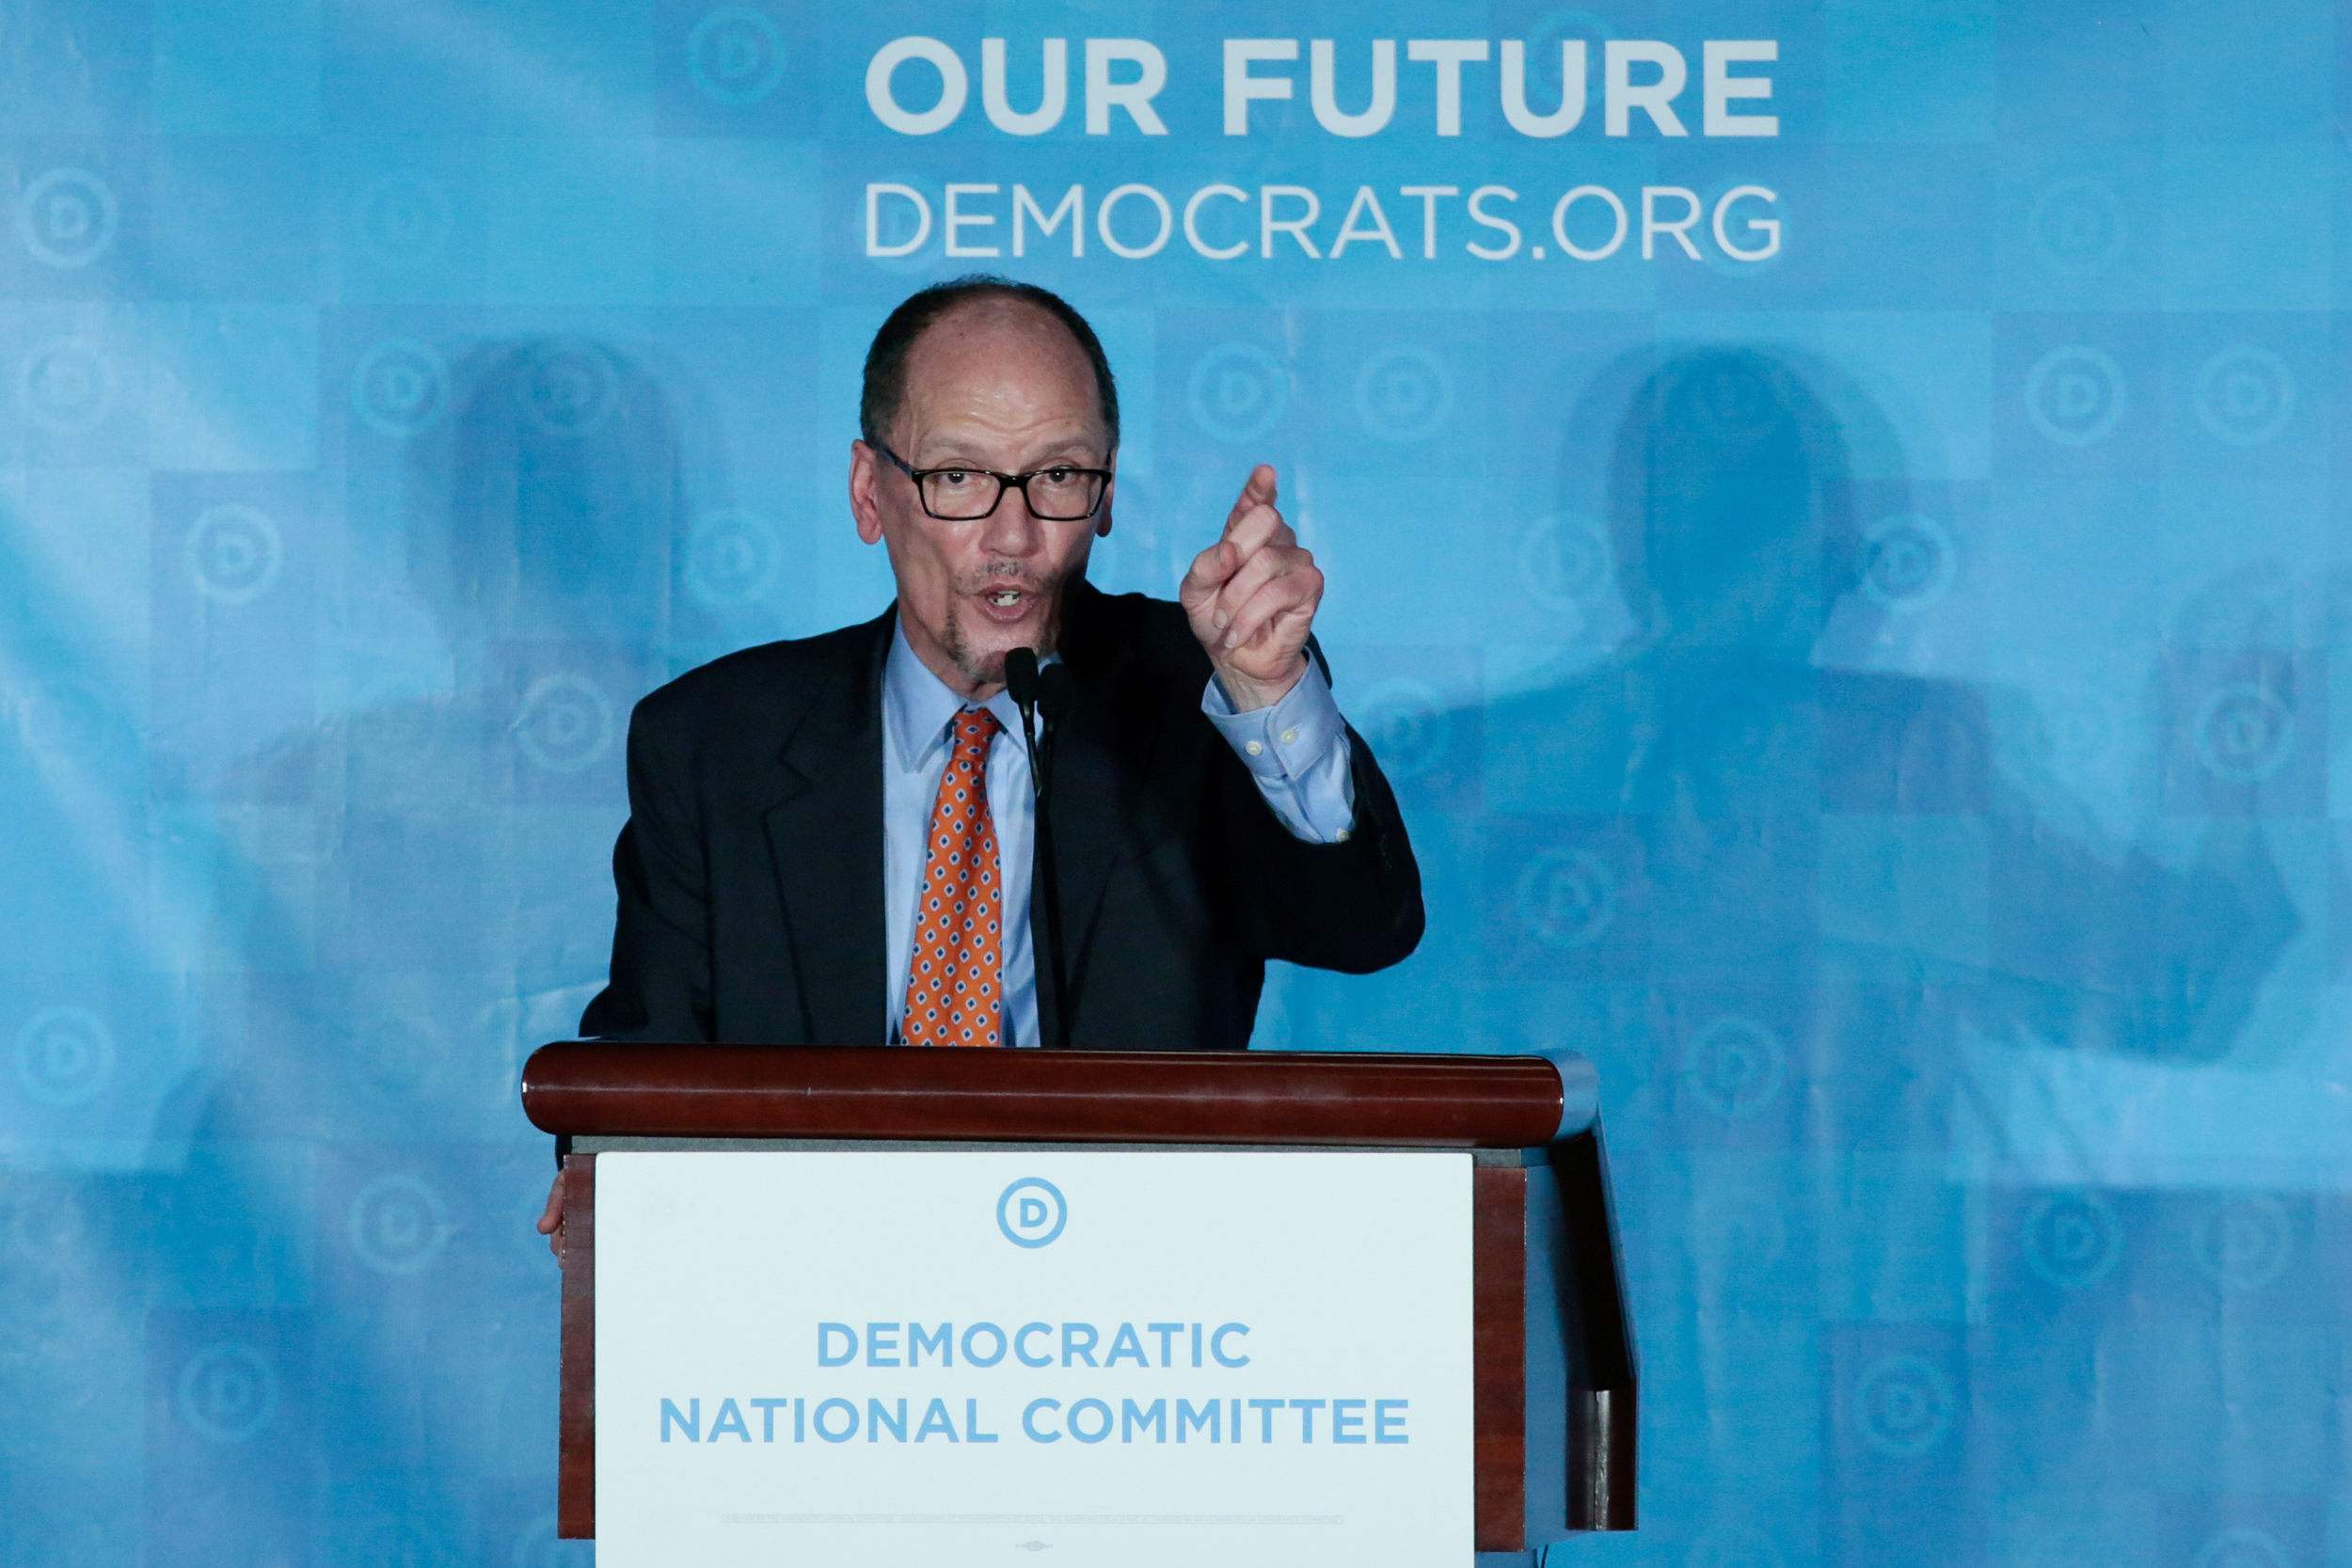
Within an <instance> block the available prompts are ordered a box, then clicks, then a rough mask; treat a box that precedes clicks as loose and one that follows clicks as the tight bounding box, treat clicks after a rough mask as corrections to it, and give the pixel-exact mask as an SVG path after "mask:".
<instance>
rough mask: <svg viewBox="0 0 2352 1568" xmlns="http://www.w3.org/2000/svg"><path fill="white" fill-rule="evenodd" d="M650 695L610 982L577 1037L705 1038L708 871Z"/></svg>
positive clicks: (709, 1031)
mask: <svg viewBox="0 0 2352 1568" xmlns="http://www.w3.org/2000/svg"><path fill="white" fill-rule="evenodd" d="M665 717H666V715H665V712H664V709H663V706H662V705H660V697H659V695H657V696H656V697H653V698H648V699H647V700H646V701H644V702H643V703H640V704H639V705H638V706H637V710H636V712H635V713H634V714H633V715H632V716H631V718H630V720H629V729H628V811H629V816H628V824H627V826H625V827H623V828H622V830H621V836H620V839H619V841H618V842H617V843H616V844H614V845H613V847H612V881H613V886H614V888H615V890H616V892H617V893H618V895H619V910H618V913H617V915H616V917H615V920H614V922H613V928H612V979H611V981H610V983H609V984H608V985H607V986H606V987H605V989H604V990H603V991H602V992H601V993H599V994H598V995H597V997H596V1000H595V1001H593V1002H591V1003H590V1004H589V1005H588V1010H587V1011H586V1012H585V1013H584V1014H583V1015H581V1018H580V1033H581V1034H582V1035H583V1036H588V1037H602V1038H606V1039H638V1040H665V1041H666V1040H707V1039H711V1038H713V1037H714V1035H715V1031H714V1027H713V1018H712V1006H711V951H710V919H709V904H710V867H709V864H708V857H707V854H706V853H705V851H704V843H705V839H704V835H703V833H702V831H701V826H700V824H699V823H698V822H697V820H696V814H695V810H694V806H693V803H692V801H693V793H692V791H691V788H690V787H689V786H688V778H687V775H688V772H689V768H690V766H691V758H690V757H688V756H687V755H685V754H684V752H685V751H686V748H685V746H684V745H683V743H682V740H681V737H678V736H673V735H671V734H669V733H667V728H668V727H667V726H666V725H665V724H664V722H663V720H664V718H665Z"/></svg>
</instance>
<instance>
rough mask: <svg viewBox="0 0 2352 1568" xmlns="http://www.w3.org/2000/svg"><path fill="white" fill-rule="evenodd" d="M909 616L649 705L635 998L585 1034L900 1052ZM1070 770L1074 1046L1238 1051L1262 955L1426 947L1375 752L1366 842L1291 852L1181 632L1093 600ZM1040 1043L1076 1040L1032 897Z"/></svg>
mask: <svg viewBox="0 0 2352 1568" xmlns="http://www.w3.org/2000/svg"><path fill="white" fill-rule="evenodd" d="M892 615H893V612H885V613H883V614H882V616H881V617H880V618H878V619H876V620H873V621H869V622H867V623H866V624H865V625H864V626H849V627H845V628H843V629H842V630H839V631H834V632H828V633H826V634H825V635H823V636H821V637H812V638H808V639H805V640H803V641H795V642H773V643H770V644H768V645H767V646H765V647H759V648H751V649H746V650H745V651H743V652H741V653H738V654H731V655H729V656H727V657H724V658H721V659H718V660H716V661H714V662H712V663H710V664H707V665H705V666H703V667H702V668H701V669H699V670H695V671H692V672H691V673H688V674H686V675H684V676H681V677H680V678H679V679H677V680H675V681H673V682H671V683H670V684H669V685H668V686H665V687H663V688H662V689H660V690H659V691H656V692H654V693H653V694H652V695H651V696H649V697H647V698H646V699H645V700H644V702H642V703H640V704H638V705H637V710H636V713H635V715H634V717H633V718H632V719H631V721H630V724H629V736H628V796H629V814H630V815H629V822H628V827H626V828H624V829H623V830H622V832H621V837H620V842H619V844H618V845H617V846H616V847H614V850H613V855H612V874H613V879H614V882H615V883H616V885H617V887H618V891H619V895H620V914H619V920H618V924H617V927H616V928H615V931H614V934H613V939H612V981H611V984H610V985H609V986H608V987H607V988H606V989H605V990H604V991H603V993H602V994H600V995H599V996H597V997H596V1000H595V1001H594V1002H592V1003H590V1004H589V1006H588V1010H587V1013H586V1014H585V1016H583V1017H582V1018H581V1020H580V1032H581V1033H582V1034H583V1035H592V1036H604V1037H617V1038H634V1039H645V1040H717V1041H730V1042H740V1043H767V1044H786V1045H880V1044H882V1043H884V1040H885V1034H886V1029H887V1019H886V1016H885V1009H884V1006H883V999H884V996H885V995H886V987H887V985H888V983H889V981H888V977H887V976H886V974H885V973H884V972H885V970H886V968H887V965H888V959H887V957H886V951H887V948H886V939H885V935H884V924H883V910H882V667H883V661H884V659H885V658H886V657H887V655H888V653H889V649H890V641H891V634H892V627H893V619H892ZM1061 651H1062V660H1063V662H1064V664H1065V665H1067V666H1068V668H1069V670H1070V673H1071V677H1072V685H1073V690H1074V692H1075V698H1074V701H1073V704H1072V705H1071V709H1070V712H1069V715H1068V717H1067V718H1066V719H1065V720H1064V721H1063V723H1062V727H1061V731H1060V736H1059V738H1058V741H1057V745H1056V748H1055V752H1054V758H1053V762H1052V770H1053V790H1054V800H1053V806H1054V833H1055V846H1056V850H1057V857H1058V862H1059V866H1058V869H1059V872H1060V886H1061V907H1062V919H1063V933H1064V939H1065V942H1066V944H1067V952H1068V958H1069V967H1070V998H1071V1030H1070V1035H1071V1043H1072V1044H1073V1046H1078V1047H1087V1048H1093V1049H1102V1050H1117V1049H1126V1050H1169V1051H1176V1050H1240V1049H1242V1048H1243V1047H1245V1046H1247V1045H1248V1043H1249V1029H1250V1024H1251V1021H1252V1020H1253V1019H1254V1017H1255V1016H1256V1012H1257V1006H1258V993H1259V990H1260V989H1261V988H1262V987H1263V984H1264V979H1265V961H1266V960H1267V959H1268V958H1284V959H1288V960H1289V961H1291V962H1294V963H1300V964H1311V965H1313V966H1315V967H1318V968H1323V969H1338V970H1345V971H1349V972H1352V973H1363V972H1366V971H1370V970H1375V969H1379V968H1382V967H1383V966H1385V965H1388V964H1392V963H1394V962H1396V961H1397V960H1398V959H1400V958H1404V957H1405V956H1406V954H1408V953H1410V952H1411V951H1412V950H1413V947H1414V945H1415V944H1416V943H1417V942H1420V940H1421V932H1422V903H1421V873H1420V870H1419V868H1418V867H1417V866H1416V865H1415V864H1414V862H1413V851H1412V847H1411V846H1410V845H1409V844H1408V843H1406V836H1405V824H1404V821H1403V819H1402V817H1400V816H1398V813H1397V807H1396V798H1395V796H1394V795H1393V794H1392V793H1391V790H1390V788H1389V784H1388V781H1387V780H1386V779H1384V778H1382V777H1381V774H1380V769H1379V767H1378V765H1377V764H1376V763H1375V762H1374V760H1373V756H1372V752H1371V749H1370V748H1369V747H1367V746H1366V745H1365V744H1364V742H1363V739H1362V738H1361V737H1360V736H1355V735H1353V733H1352V732H1351V735H1350V739H1351V742H1352V745H1353V751H1354V771H1355V785H1356V823H1355V827H1354V829H1353V831H1352V832H1350V834H1349V836H1348V838H1347V839H1346V840H1345V841H1343V842H1342V843H1338V844H1328V845H1324V844H1309V843H1304V842H1302V841H1300V840H1298V839H1296V838H1294V837H1293V836H1292V835H1291V834H1290V832H1288V831H1286V830H1285V829H1284V828H1283V827H1282V825H1281V823H1280V822H1279V821H1278V820H1277V819H1276V818H1275V816H1274V814H1273V812H1272V811H1271V810H1270V809H1268V807H1267V806H1266V803H1265V800H1264V798H1263V796H1262V795H1261V794H1260V793H1259V791H1258V787H1257V785H1256V784H1255V783H1253V782H1252V781H1251V779H1250V777H1249V774H1248V770H1247V769H1245V768H1243V767H1242V765H1241V762H1240V760H1239V759H1238V758H1236V757H1235V756H1234V755H1233V753H1232V747H1231V746H1229V745H1228V744H1227V743H1226V741H1225V739H1224V737H1223V736H1219V735H1218V734H1217V732H1216V728H1215V726H1213V725H1212V724H1210V723H1209V721H1207V720H1206V719H1205V718H1203V717H1202V716H1201V713H1200V693H1201V690H1202V689H1203V688H1204V687H1205V686H1206V684H1207V682H1208V679H1209V661H1208V657H1207V655H1206V654H1205V653H1203V652H1202V650H1201V648H1200V643H1199V641H1197V640H1196V639H1195V638H1194V637H1193V635H1192V631H1191V628H1190V626H1188V625H1187V624H1186V622H1185V619H1184V611H1183V610H1182V609H1181V608H1179V607H1178V606H1176V605H1173V604H1168V603H1167V602H1165V601H1162V600H1154V599H1147V598H1144V597H1143V596H1141V595H1140V594H1127V595H1123V596H1120V597H1111V596H1108V595H1105V594H1101V593H1098V592H1096V591H1095V590H1094V589H1092V588H1091V587H1089V586H1088V585H1086V584H1084V583H1079V584H1077V585H1075V586H1074V587H1073V589H1072V590H1071V593H1070V595H1069V598H1068V600H1067V601H1066V603H1065V606H1064V610H1063V632H1062V638H1061ZM1030 908H1031V914H1030V922H1031V931H1032V935H1033V938H1034V942H1033V951H1035V952H1036V953H1037V954H1038V963H1039V966H1040V976H1039V984H1038V988H1037V990H1038V1002H1039V1012H1040V1022H1041V1026H1042V1034H1043V1037H1044V1038H1045V1039H1047V1040H1052V1039H1054V1038H1056V1037H1057V1027H1056V1019H1055V1014H1054V997H1053V987H1052V984H1051V981H1050V978H1048V977H1047V975H1046V974H1045V973H1044V967H1045V965H1046V963H1047V959H1046V958H1045V954H1046V953H1047V951H1048V949H1047V946H1046V941H1045V933H1044V928H1043V914H1042V910H1043V908H1044V899H1043V898H1042V897H1041V896H1033V897H1032V898H1031V899H1030Z"/></svg>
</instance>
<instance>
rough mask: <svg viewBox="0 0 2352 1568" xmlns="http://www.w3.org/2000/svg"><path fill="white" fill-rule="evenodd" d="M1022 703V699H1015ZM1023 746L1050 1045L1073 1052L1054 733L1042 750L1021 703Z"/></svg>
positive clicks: (1031, 711)
mask: <svg viewBox="0 0 2352 1568" xmlns="http://www.w3.org/2000/svg"><path fill="white" fill-rule="evenodd" d="M1014 700H1015V701H1016V702H1019V699H1018V698H1015V699H1014ZM1020 707H1021V742H1022V745H1023V747H1024V748H1025V750H1026V751H1027V752H1028V753H1029V798H1030V800H1031V802H1032V803H1033V805H1034V806H1035V808H1036V810H1035V823H1036V829H1037V855H1036V860H1035V865H1036V871H1037V874H1036V876H1035V878H1034V879H1033V880H1034V881H1035V882H1036V883H1037V884H1038V885H1037V888H1036V892H1037V895H1039V896H1040V897H1041V898H1043V899H1044V901H1045V953H1046V961H1047V967H1048V971H1049V973H1050V974H1051V975H1052V976H1053V979H1052V984H1053V988H1054V1038H1053V1039H1052V1040H1051V1041H1050V1042H1048V1041H1044V1040H1041V1041H1039V1043H1040V1044H1041V1045H1042V1044H1048V1043H1050V1044H1051V1045H1052V1046H1053V1047H1054V1048H1055V1049H1057V1050H1060V1051H1067V1050H1069V1049H1070V982H1069V979H1068V977H1067V976H1068V974H1069V972H1068V970H1067V969H1066V968H1065V967H1064V965H1063V962H1062V946H1061V877H1060V875H1059V873H1058V872H1057V870H1056V869H1055V862H1054V792H1053V789H1052V786H1051V782H1050V779H1049V777H1048V774H1049V770H1050V769H1051V768H1053V766H1054V731H1053V728H1052V726H1051V724H1050V722H1049V724H1048V726H1047V728H1046V731H1045V745H1044V747H1043V749H1042V751H1041V750H1040V748H1039V746H1038V739H1037V729H1036V710H1035V708H1034V707H1033V706H1032V705H1030V704H1028V703H1021V704H1020Z"/></svg>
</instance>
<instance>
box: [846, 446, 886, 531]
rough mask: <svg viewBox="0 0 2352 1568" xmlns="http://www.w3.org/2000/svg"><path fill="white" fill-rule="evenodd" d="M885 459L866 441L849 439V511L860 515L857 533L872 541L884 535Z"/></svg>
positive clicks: (854, 514) (856, 515) (854, 515)
mask: <svg viewBox="0 0 2352 1568" xmlns="http://www.w3.org/2000/svg"><path fill="white" fill-rule="evenodd" d="M881 492H882V463H881V460H880V458H879V457H878V456H877V454H876V453H875V451H874V449H873V448H871V447H869V446H867V445H866V443H865V442H864V441H852V442H850V515H851V516H853V517H855V518H856V519H857V536H858V537H859V538H860V539H863V540H864V541H866V543H867V544H869V545H879V544H881V543H882V493H881Z"/></svg>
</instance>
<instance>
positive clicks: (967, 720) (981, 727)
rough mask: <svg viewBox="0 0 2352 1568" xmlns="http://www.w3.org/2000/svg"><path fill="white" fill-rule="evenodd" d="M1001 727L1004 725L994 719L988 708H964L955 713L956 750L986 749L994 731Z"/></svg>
mask: <svg viewBox="0 0 2352 1568" xmlns="http://www.w3.org/2000/svg"><path fill="white" fill-rule="evenodd" d="M1003 728H1004V726H1003V725H1002V724H999V723H998V722H997V721H996V716H995V715H994V714H993V713H991V712H989V711H988V709H986V708H984V707H968V708H965V709H964V710H963V711H962V712H961V713H959V714H957V715H956V750H957V751H959V752H963V751H970V750H973V749H975V748H977V749H978V750H980V751H986V750H987V749H988V743H989V742H990V741H991V740H993V739H994V738H995V737H996V732H997V731H998V730H1000V729H1003Z"/></svg>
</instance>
